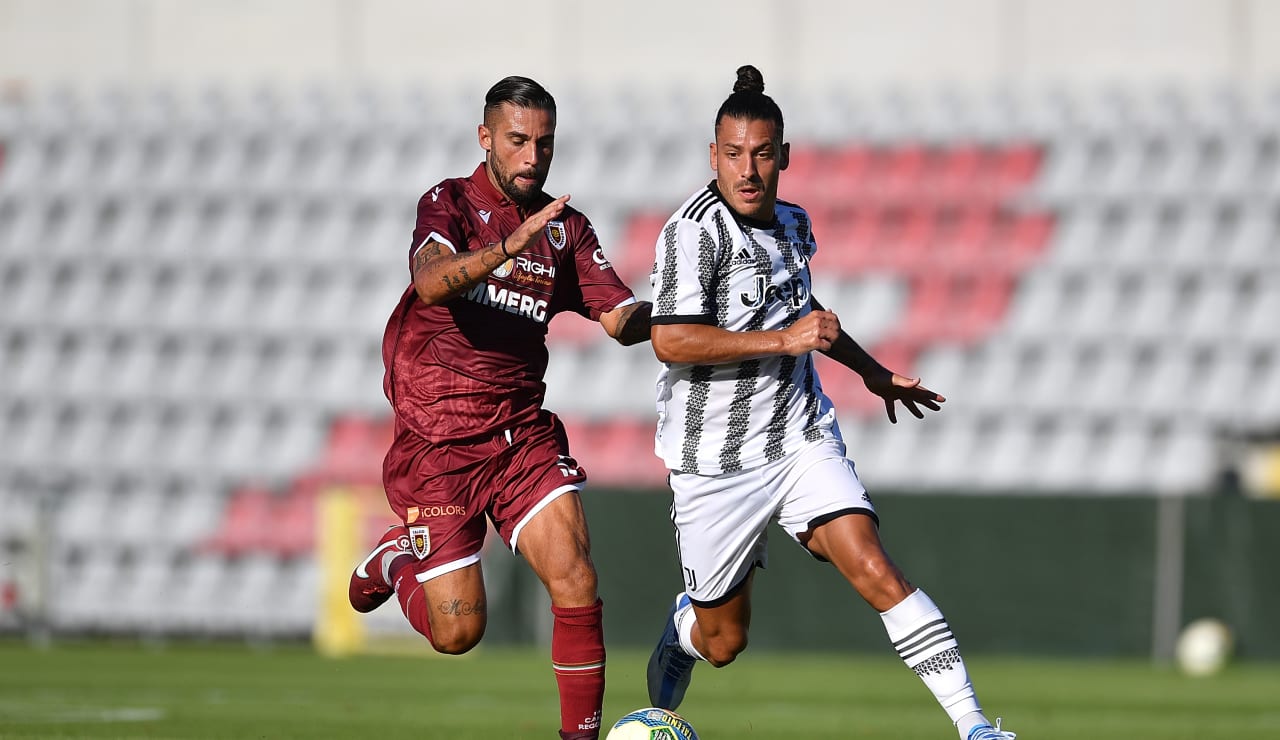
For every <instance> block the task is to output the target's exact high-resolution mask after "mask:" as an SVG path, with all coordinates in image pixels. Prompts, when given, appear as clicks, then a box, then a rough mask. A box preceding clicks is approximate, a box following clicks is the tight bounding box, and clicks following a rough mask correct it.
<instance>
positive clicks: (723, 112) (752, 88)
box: [716, 64, 782, 139]
mask: <svg viewBox="0 0 1280 740" xmlns="http://www.w3.org/2000/svg"><path fill="white" fill-rule="evenodd" d="M725 116H728V117H730V118H745V119H747V120H758V121H772V122H773V125H774V126H775V127H776V128H777V130H778V138H779V139H781V138H782V109H781V108H779V107H778V104H777V103H775V102H773V98H771V97H769V96H768V95H765V94H764V75H762V74H760V70H758V69H756V68H755V67H753V66H751V65H750V64H744V65H742V66H741V67H738V79H737V81H736V82H734V83H733V92H732V93H730V94H729V97H727V98H725V100H724V102H723V103H721V104H720V110H719V111H718V112H717V113H716V127H717V128H719V126H720V121H721V119H723V118H724V117H725Z"/></svg>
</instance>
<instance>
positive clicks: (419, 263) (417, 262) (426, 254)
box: [413, 241, 441, 275]
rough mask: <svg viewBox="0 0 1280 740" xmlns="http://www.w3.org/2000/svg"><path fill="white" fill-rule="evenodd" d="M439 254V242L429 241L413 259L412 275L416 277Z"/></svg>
mask: <svg viewBox="0 0 1280 740" xmlns="http://www.w3.org/2000/svg"><path fill="white" fill-rule="evenodd" d="M440 254H441V251H440V244H439V242H433V241H429V242H427V243H426V244H425V245H423V247H422V249H419V250H418V253H417V254H416V255H414V257H413V273H414V274H415V275H416V274H418V272H420V271H421V270H423V269H425V268H426V266H427V263H428V262H430V261H431V260H433V259H435V258H436V257H439V256H440Z"/></svg>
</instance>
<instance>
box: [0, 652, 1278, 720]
mask: <svg viewBox="0 0 1280 740" xmlns="http://www.w3.org/2000/svg"><path fill="white" fill-rule="evenodd" d="M646 659H647V654H645V653H642V652H640V651H636V650H622V649H618V650H613V651H611V652H610V654H609V666H608V690H607V692H606V696H605V719H606V726H607V725H608V724H611V723H612V721H613V720H614V719H616V718H618V717H620V716H622V715H623V714H625V713H626V712H628V711H630V710H632V709H637V708H640V707H643V706H646V705H647V704H648V701H647V700H646V698H645V693H644V665H645V661H646ZM969 667H970V672H971V674H972V675H973V677H974V679H975V682H976V684H977V686H978V689H979V692H980V693H979V696H980V697H981V698H982V699H983V701H984V703H985V704H986V705H987V706H988V707H989V708H990V709H991V710H992V712H993V713H998V714H1000V715H1002V716H1004V717H1005V721H1006V728H1007V729H1011V730H1014V731H1016V732H1018V733H1019V738H1020V739H1021V740H1080V739H1081V738H1090V739H1091V740H1111V739H1114V740H1134V739H1135V738H1137V739H1141V740H1157V739H1159V740H1166V739H1167V740H1179V739H1182V738H1185V739H1186V740H1193V739H1194V740H1212V739H1214V738H1223V739H1224V740H1225V739H1226V738H1242V737H1248V738H1280V666H1276V665H1275V664H1261V663H1253V664H1249V663H1244V664H1236V665H1233V666H1230V667H1229V668H1228V669H1227V670H1226V671H1224V672H1223V673H1221V674H1219V675H1217V676H1213V677H1210V678H1202V679H1192V678H1186V677H1183V676H1181V675H1179V674H1178V673H1176V672H1175V671H1174V670H1172V669H1170V668H1160V667H1153V666H1152V665H1151V664H1149V663H1147V662H1145V661H1112V660H1066V659H1033V658H1006V657H991V656H982V655H978V656H970V657H969ZM681 713H682V714H684V715H685V716H686V718H688V719H689V720H690V721H691V722H692V723H693V725H694V727H696V728H697V729H698V732H699V733H700V735H701V737H702V738H703V740H717V739H721V740H723V739H727V738H752V739H757V738H758V739H760V740H764V739H766V738H769V739H773V738H777V739H778V740H782V739H786V740H792V739H794V738H804V739H805V740H822V739H824V738H893V739H894V740H914V739H915V738H919V739H920V740H924V739H925V738H929V739H930V740H934V739H936V740H944V739H946V738H953V737H956V735H955V733H954V731H953V730H951V728H950V727H949V726H948V723H947V720H946V716H945V715H944V714H943V713H942V710H941V709H939V708H938V707H937V705H936V704H935V703H934V701H933V699H932V697H930V696H929V695H928V692H927V691H926V690H925V688H924V687H923V686H922V685H921V684H920V683H919V681H918V680H917V679H916V677H915V676H914V675H913V674H912V673H911V672H910V671H908V670H907V669H906V668H905V667H904V666H903V665H902V664H901V663H900V662H898V661H897V660H896V659H895V658H894V657H892V656H891V655H888V654H887V650H886V655H883V656H879V655H862V654H829V655H814V654H793V653H784V652H765V651H760V652H751V651H749V652H747V653H746V654H744V655H743V656H742V657H741V658H740V659H739V660H738V662H737V663H735V664H734V665H733V666H730V667H728V668H726V669H723V670H715V669H712V668H710V667H708V666H706V665H702V666H699V667H698V669H697V671H696V672H695V673H694V681H693V686H692V688H691V689H690V692H689V696H688V698H687V699H686V701H685V704H684V706H682V707H681ZM558 717H559V712H558V706H557V703H556V691H555V680H554V678H553V676H552V674H551V668H550V665H549V663H548V660H547V656H546V654H545V651H544V650H536V649H515V648H511V649H508V648H492V649H490V648H485V647H483V646H482V647H481V649H479V650H478V651H476V652H475V653H474V654H472V655H468V656H463V657H440V656H432V655H426V654H423V653H421V652H419V651H416V650H415V651H405V654H402V655H365V656H360V657H353V658H345V659H326V658H322V657H319V656H317V655H315V654H314V653H313V652H311V650H310V649H308V648H306V647H302V646H297V645H274V646H268V647H249V646H245V645H243V644H238V643H231V644H220V643H219V644H210V643H206V644H177V643H175V644H168V645H164V646H154V645H139V644H133V643H130V644H109V643H90V644H70V643H55V644H54V645H53V646H52V647H49V648H44V649H37V648H32V647H29V646H28V645H27V644H26V643H22V642H16V641H8V642H0V738H308V739H314V738H371V737H412V738H426V739H435V738H439V739H441V740H454V739H458V740H461V739H463V738H476V739H477V740H493V739H496V738H540V739H545V740H554V739H555V738H556V737H557V735H556V729H557V726H558Z"/></svg>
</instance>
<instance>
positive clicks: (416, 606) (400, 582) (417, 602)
mask: <svg viewBox="0 0 1280 740" xmlns="http://www.w3.org/2000/svg"><path fill="white" fill-rule="evenodd" d="M412 563H413V559H412V558H408V557H403V556H402V557H398V558H396V559H395V560H392V561H391V567H390V568H388V569H387V570H388V571H390V573H391V583H392V584H393V587H394V588H395V590H396V598H397V599H399V601H400V610H401V611H403V612H404V615H405V617H406V618H408V620H409V624H411V625H413V628H414V629H415V630H417V631H419V632H421V633H422V636H423V637H425V638H427V641H428V642H431V622H430V620H429V617H430V614H429V612H428V611H427V595H426V594H424V593H423V592H422V584H421V583H418V579H416V578H414V577H413V569H412V568H409V567H407V566H409V565H410V564H412ZM432 644H433V645H434V644H435V643H432Z"/></svg>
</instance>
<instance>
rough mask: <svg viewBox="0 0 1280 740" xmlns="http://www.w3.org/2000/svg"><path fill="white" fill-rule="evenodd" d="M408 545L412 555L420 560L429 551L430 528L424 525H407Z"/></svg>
mask: <svg viewBox="0 0 1280 740" xmlns="http://www.w3.org/2000/svg"><path fill="white" fill-rule="evenodd" d="M409 546H410V547H411V548H413V554H414V557H416V558H418V559H419V560H422V559H423V558H425V557H426V556H427V554H428V553H430V552H431V530H429V529H427V528H426V527H409Z"/></svg>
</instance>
